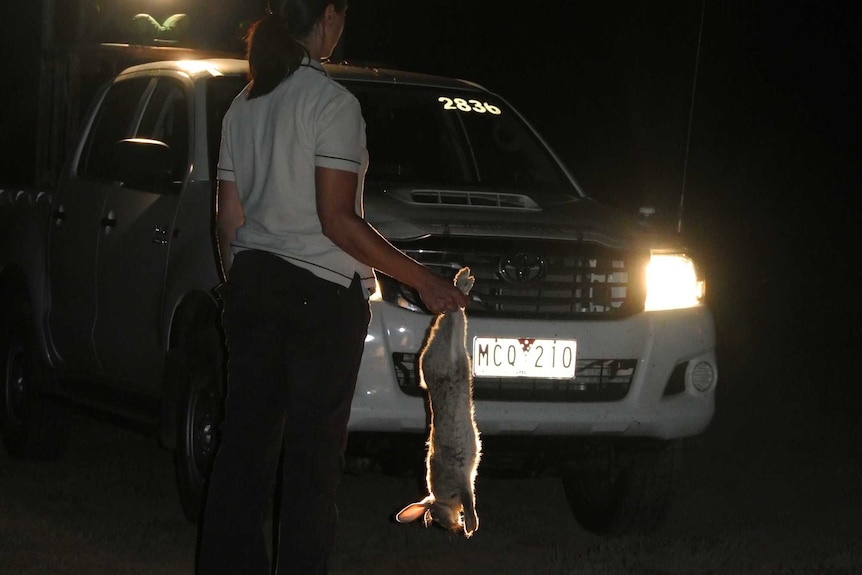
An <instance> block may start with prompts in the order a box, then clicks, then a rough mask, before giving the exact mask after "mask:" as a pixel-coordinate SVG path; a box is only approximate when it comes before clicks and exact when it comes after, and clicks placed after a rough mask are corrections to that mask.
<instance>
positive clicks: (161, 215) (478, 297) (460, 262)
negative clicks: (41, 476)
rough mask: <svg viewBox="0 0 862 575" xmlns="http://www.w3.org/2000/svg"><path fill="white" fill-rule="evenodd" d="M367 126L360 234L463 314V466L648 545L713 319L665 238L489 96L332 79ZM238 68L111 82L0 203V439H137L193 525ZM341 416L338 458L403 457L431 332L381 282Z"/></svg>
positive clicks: (201, 68)
mask: <svg viewBox="0 0 862 575" xmlns="http://www.w3.org/2000/svg"><path fill="white" fill-rule="evenodd" d="M328 71H329V73H330V74H331V75H332V76H333V77H334V78H336V79H337V80H338V81H339V82H342V83H343V84H344V85H345V86H346V87H347V88H348V89H350V90H351V91H352V92H353V93H355V94H356V96H357V97H358V98H359V100H360V102H361V104H362V107H363V113H364V116H365V119H366V122H367V135H368V149H369V154H370V158H371V161H370V169H369V172H368V175H367V184H366V196H365V210H366V217H367V219H368V220H369V221H370V222H371V223H372V224H373V225H374V226H376V227H377V228H378V229H379V230H380V231H381V233H383V234H384V235H385V236H386V237H387V238H389V239H390V240H391V241H392V242H393V243H394V244H395V245H396V246H398V247H399V248H400V249H402V250H404V251H405V252H407V253H408V254H410V255H411V256H413V257H414V258H416V259H417V260H419V261H421V262H423V263H425V264H427V265H428V266H430V267H432V268H433V269H435V270H437V271H438V272H439V273H440V274H441V275H443V276H445V277H452V276H453V275H454V272H455V271H456V270H458V269H460V268H461V267H464V266H469V268H470V269H471V270H472V273H473V274H474V275H475V278H476V283H475V287H474V288H473V290H472V292H471V298H472V299H471V302H470V305H469V307H468V308H467V313H468V318H469V333H468V340H469V346H471V348H472V353H473V355H472V363H473V368H474V398H475V404H476V419H477V422H478V425H479V428H480V431H481V434H482V437H483V444H484V456H483V460H482V465H481V466H480V474H481V473H482V471H483V470H484V469H488V470H489V471H490V470H492V469H494V468H495V467H498V466H499V467H506V468H508V469H509V470H512V469H517V470H519V471H521V472H525V473H534V472H539V471H543V472H548V471H551V472H555V473H559V476H560V477H561V479H562V480H563V482H564V486H565V488H566V492H567V494H568V495H569V500H570V502H571V507H572V510H573V512H574V514H575V517H576V518H577V519H578V520H579V521H580V522H581V524H582V525H583V526H584V527H586V528H588V529H591V530H593V531H595V532H597V533H624V532H633V531H645V530H646V531H648V530H651V529H654V528H656V527H657V526H658V525H660V522H661V520H662V519H663V518H664V517H665V516H666V514H667V511H668V508H669V506H670V504H671V501H672V496H673V495H674V491H675V489H676V484H675V483H674V478H675V476H676V473H677V471H678V469H679V465H680V462H681V445H682V442H681V440H682V439H684V438H686V437H691V436H695V435H697V434H699V433H701V432H702V431H704V429H705V428H706V427H707V426H708V425H709V423H710V421H711V419H712V417H713V412H714V405H715V388H716V382H717V376H718V370H717V363H716V356H715V335H714V324H713V318H712V315H711V313H710V310H709V308H708V307H707V306H706V305H705V304H704V302H703V295H704V285H703V280H702V276H701V275H700V273H699V270H698V268H697V265H696V263H695V261H694V260H693V259H692V257H691V254H690V253H688V252H687V251H686V249H685V247H684V246H683V245H680V244H679V238H675V237H673V236H670V237H667V238H663V236H661V235H660V234H657V233H656V232H655V231H654V230H652V229H650V227H649V226H648V225H645V224H644V223H643V222H639V221H638V220H637V218H635V217H630V216H629V215H628V214H623V213H619V212H617V211H615V210H613V209H610V208H609V207H606V206H603V205H602V204H600V203H599V202H597V201H595V200H594V199H591V198H590V197H589V196H588V195H586V194H585V193H584V192H583V191H582V190H581V189H580V188H579V186H578V185H577V183H576V181H575V179H574V178H573V177H572V175H571V174H570V173H569V171H568V170H567V169H566V167H565V166H564V164H563V163H562V162H561V161H560V160H559V159H558V158H557V157H556V156H555V155H554V153H553V152H552V151H551V150H550V149H549V147H548V146H547V144H546V143H545V141H544V140H543V139H542V137H541V135H540V134H538V133H537V132H536V131H535V130H534V129H533V128H532V127H531V126H530V125H529V124H528V122H527V121H526V120H525V119H524V118H523V117H522V116H521V115H520V114H519V113H518V112H517V111H516V110H515V109H513V108H512V107H511V106H510V105H509V104H508V103H507V102H506V101H505V99H504V98H502V97H501V96H500V95H498V94H495V93H492V92H490V91H487V90H485V89H483V88H482V87H480V86H478V85H476V84H474V83H471V82H467V81H462V80H456V79H449V78H441V77H432V76H428V75H422V74H417V73H408V72H403V71H393V70H386V69H376V68H368V67H354V66H349V65H328ZM246 74H247V63H246V62H245V61H243V60H239V59H202V60H181V61H164V62H154V63H149V64H142V65H137V66H134V67H131V68H129V69H126V70H124V71H123V72H121V73H120V74H118V75H117V76H116V77H115V78H114V79H113V80H112V81H111V82H109V83H108V85H106V86H105V87H104V89H103V90H102V91H100V92H99V93H98V95H97V97H96V99H95V102H94V103H93V106H92V109H91V111H90V112H89V114H88V115H87V116H86V117H85V118H84V120H83V121H82V126H81V128H80V130H79V133H80V137H79V139H78V140H77V141H76V142H75V143H74V148H73V149H72V150H70V151H69V154H68V160H67V162H66V166H65V168H64V170H63V173H62V175H61V177H60V181H59V183H58V185H57V186H56V189H53V190H17V189H2V190H0V296H2V297H0V328H2V329H0V374H2V379H0V391H2V393H0V428H2V436H3V442H4V445H5V447H6V450H7V451H8V452H9V454H10V455H12V456H17V457H43V458H44V457H56V456H58V455H59V454H60V453H61V452H62V449H63V446H64V444H65V439H66V436H67V434H68V425H67V424H66V423H65V422H66V419H65V417H66V415H65V414H66V410H67V409H68V407H69V405H70V404H72V405H77V406H87V407H88V408H89V409H94V410H98V411H99V412H103V413H106V414H110V415H112V416H114V417H116V418H119V419H121V420H122V421H124V422H133V423H136V424H139V425H140V426H142V428H144V429H146V430H151V431H152V432H154V433H156V434H157V436H158V438H159V439H160V441H161V442H162V443H163V444H164V445H165V446H166V447H167V448H170V449H173V450H174V452H175V455H176V457H175V459H176V470H177V480H178V488H179V492H180V495H181V501H182V504H183V509H184V512H185V513H186V514H187V516H188V517H189V518H190V519H191V520H195V519H196V518H197V517H198V513H199V508H200V504H201V500H202V493H203V489H204V484H205V479H206V476H207V473H208V470H209V465H210V461H211V458H212V455H213V452H214V450H215V449H216V447H217V444H218V423H219V419H220V412H221V408H222V401H223V398H224V394H225V382H224V381H223V374H224V370H223V362H224V351H223V346H222V338H221V332H220V327H219V320H220V315H219V302H218V300H217V298H216V297H215V296H214V295H213V288H214V287H215V286H216V285H217V284H218V281H219V278H218V274H217V267H216V259H215V250H214V242H213V226H212V224H213V201H214V173H215V163H216V159H217V158H216V154H217V151H218V143H219V137H220V134H219V131H220V122H221V118H222V115H223V113H224V112H225V110H226V108H227V106H228V105H229V103H230V101H231V100H232V98H233V97H234V96H235V95H236V94H237V93H238V92H239V91H240V89H241V88H242V87H243V85H244V84H245V83H246ZM378 285H379V287H378V290H377V292H376V293H375V294H374V296H373V297H372V302H371V305H372V321H371V325H370V329H369V332H368V338H367V341H366V346H365V354H364V357H363V361H362V368H361V372H360V374H359V381H358V386H357V389H356V395H355V398H354V401H353V409H352V413H351V418H350V432H351V434H350V447H349V455H350V457H351V458H361V459H363V460H364V461H379V462H380V463H381V464H382V468H383V469H384V470H389V469H397V468H398V467H399V465H398V463H399V462H400V461H402V460H400V459H399V457H398V456H399V455H405V456H406V457H407V460H406V461H415V462H421V461H422V457H423V454H422V449H423V443H422V442H423V440H424V437H425V433H426V425H427V407H426V401H425V397H424V395H423V392H422V390H421V389H420V388H419V386H418V380H417V369H416V361H417V354H418V352H419V350H420V348H421V346H422V343H423V339H424V338H425V335H426V333H427V330H428V327H429V325H430V322H431V319H432V318H431V316H430V315H429V313H428V312H427V311H426V310H425V309H423V307H422V304H421V302H420V300H419V298H418V297H417V296H416V294H415V293H414V292H413V291H412V290H411V289H409V288H407V287H406V286H404V285H401V284H399V283H398V282H396V281H394V280H392V279H391V278H388V277H386V276H384V275H382V274H379V275H378Z"/></svg>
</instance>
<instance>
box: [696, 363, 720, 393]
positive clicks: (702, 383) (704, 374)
mask: <svg viewBox="0 0 862 575" xmlns="http://www.w3.org/2000/svg"><path fill="white" fill-rule="evenodd" d="M714 383H715V369H713V367H712V364H710V363H708V362H706V361H701V362H699V363H698V364H697V365H695V366H694V369H692V370H691V384H692V385H694V388H695V389H696V390H698V391H701V392H703V391H707V390H708V389H709V388H711V387H712V385H713V384H714Z"/></svg>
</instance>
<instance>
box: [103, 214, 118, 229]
mask: <svg viewBox="0 0 862 575" xmlns="http://www.w3.org/2000/svg"><path fill="white" fill-rule="evenodd" d="M116 225H117V216H116V215H114V211H113V210H111V211H110V212H108V215H106V216H105V217H104V218H102V227H103V228H113V227H114V226H116Z"/></svg>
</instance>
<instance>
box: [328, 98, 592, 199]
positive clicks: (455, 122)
mask: <svg viewBox="0 0 862 575" xmlns="http://www.w3.org/2000/svg"><path fill="white" fill-rule="evenodd" d="M345 85H346V86H347V88H348V89H350V90H351V91H352V92H353V93H354V94H355V95H356V97H357V98H358V99H359V101H360V103H361V105H362V113H363V116H364V117H365V122H366V133H367V136H368V153H369V168H368V175H367V178H366V179H367V181H368V182H372V183H373V182H380V183H390V184H411V185H417V184H419V185H425V186H434V187H439V186H444V187H470V188H486V187H487V188H494V189H496V190H508V191H527V190H529V191H533V192H536V191H543V190H548V191H555V192H560V191H563V192H567V193H576V192H575V190H574V189H573V184H572V183H571V181H570V180H569V179H568V177H567V176H566V174H565V173H564V172H563V170H562V169H561V168H560V166H559V165H558V164H557V162H556V161H555V160H554V158H553V157H552V156H551V154H550V153H549V151H548V150H547V148H546V147H545V146H544V145H543V144H542V143H541V142H540V141H539V140H538V138H537V137H536V136H535V134H534V133H533V131H532V130H530V129H529V127H528V126H527V125H526V124H525V123H524V122H523V121H522V119H521V118H520V117H519V116H518V115H517V114H516V113H515V112H514V111H513V110H512V109H511V108H509V107H508V106H507V105H506V104H505V103H503V102H501V101H499V100H498V99H496V98H494V97H492V96H490V95H488V94H487V93H484V92H477V91H466V90H465V91H457V90H452V89H448V88H446V89H441V88H435V87H422V86H398V85H392V84H380V83H359V82H346V83H345Z"/></svg>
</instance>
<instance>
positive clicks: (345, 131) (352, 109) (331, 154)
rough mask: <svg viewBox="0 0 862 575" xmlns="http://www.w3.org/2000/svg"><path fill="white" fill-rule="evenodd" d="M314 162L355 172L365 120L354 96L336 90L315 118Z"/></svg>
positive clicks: (360, 164)
mask: <svg viewBox="0 0 862 575" xmlns="http://www.w3.org/2000/svg"><path fill="white" fill-rule="evenodd" d="M318 127H319V130H318V137H317V143H316V147H315V153H314V165H315V166H317V167H321V168H333V169H336V170H345V171H349V172H357V173H358V172H359V170H360V167H361V166H362V154H363V150H364V149H365V120H364V119H363V118H362V108H361V107H360V105H359V101H358V100H357V99H356V97H355V96H354V95H353V94H351V93H350V92H347V91H346V90H343V91H339V92H338V94H337V95H336V96H335V97H334V98H332V99H331V100H330V101H329V102H328V103H327V105H326V106H324V108H323V110H322V111H321V114H320V116H319V118H318Z"/></svg>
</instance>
